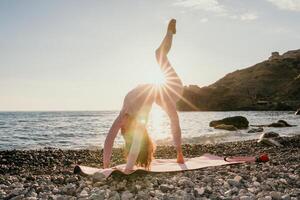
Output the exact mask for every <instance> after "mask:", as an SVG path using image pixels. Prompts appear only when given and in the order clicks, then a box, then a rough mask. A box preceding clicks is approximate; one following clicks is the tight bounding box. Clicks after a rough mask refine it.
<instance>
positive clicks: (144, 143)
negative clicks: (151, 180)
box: [122, 116, 155, 170]
mask: <svg viewBox="0 0 300 200" xmlns="http://www.w3.org/2000/svg"><path fill="white" fill-rule="evenodd" d="M134 123H136V119H135V118H134V117H132V116H128V121H127V124H126V126H125V127H123V129H122V134H123V137H124V139H125V147H124V156H125V159H126V160H127V157H128V154H129V151H130V148H131V145H132V133H133V130H132V128H133V127H134V125H133V124H134ZM141 134H143V136H142V140H141V147H140V152H139V154H138V157H137V160H136V163H135V164H136V165H137V166H140V167H144V168H146V169H148V170H149V169H150V164H151V162H152V160H153V154H154V151H155V146H154V144H153V142H152V140H151V138H150V136H149V134H148V131H147V129H146V127H145V129H144V131H143V132H142V133H141Z"/></svg>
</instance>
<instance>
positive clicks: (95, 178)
mask: <svg viewBox="0 0 300 200" xmlns="http://www.w3.org/2000/svg"><path fill="white" fill-rule="evenodd" d="M92 179H93V182H94V183H95V182H102V181H104V180H105V176H104V174H102V173H100V172H96V173H95V174H93V176H92Z"/></svg>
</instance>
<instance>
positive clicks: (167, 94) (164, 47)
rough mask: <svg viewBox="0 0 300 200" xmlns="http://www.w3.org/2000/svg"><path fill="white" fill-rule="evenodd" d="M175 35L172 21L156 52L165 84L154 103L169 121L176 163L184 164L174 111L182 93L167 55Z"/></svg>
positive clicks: (174, 22) (180, 85)
mask: <svg viewBox="0 0 300 200" xmlns="http://www.w3.org/2000/svg"><path fill="white" fill-rule="evenodd" d="M175 33H176V21H175V20H174V19H172V20H171V21H170V22H169V26H168V31H167V34H166V36H165V37H164V39H163V41H162V43H161V45H160V46H159V48H158V49H157V50H156V52H155V53H156V59H157V62H158V63H159V65H160V68H161V70H162V72H163V73H164V75H165V79H166V83H165V84H164V85H162V86H160V87H159V88H157V91H156V92H157V94H158V95H157V97H156V103H157V104H158V105H160V106H161V107H162V109H164V110H165V111H166V113H167V114H168V116H169V118H170V121H171V132H172V135H173V141H174V146H175V148H176V151H177V162H178V163H184V159H183V154H182V149H181V128H180V124H179V117H178V114H177V111H176V102H177V101H178V100H179V99H180V97H181V95H182V91H183V85H182V81H181V79H180V78H179V76H178V74H177V73H176V71H175V70H174V68H173V67H172V66H171V64H170V62H169V59H168V57H167V54H168V53H169V51H170V49H171V46H172V40H173V34H175Z"/></svg>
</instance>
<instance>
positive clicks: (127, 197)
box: [121, 191, 133, 200]
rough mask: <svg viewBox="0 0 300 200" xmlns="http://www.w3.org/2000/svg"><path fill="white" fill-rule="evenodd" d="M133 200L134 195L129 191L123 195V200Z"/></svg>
mask: <svg viewBox="0 0 300 200" xmlns="http://www.w3.org/2000/svg"><path fill="white" fill-rule="evenodd" d="M132 198H133V194H132V193H130V192H129V191H124V192H123V193H122V195H121V199H122V200H130V199H132Z"/></svg>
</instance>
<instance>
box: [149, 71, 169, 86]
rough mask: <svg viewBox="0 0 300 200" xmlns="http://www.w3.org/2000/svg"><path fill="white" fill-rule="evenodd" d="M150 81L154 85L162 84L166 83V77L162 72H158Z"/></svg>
mask: <svg viewBox="0 0 300 200" xmlns="http://www.w3.org/2000/svg"><path fill="white" fill-rule="evenodd" d="M152 82H153V84H155V85H163V84H165V83H166V78H165V77H164V75H163V74H162V73H159V74H156V75H155V76H153V77H152Z"/></svg>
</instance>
